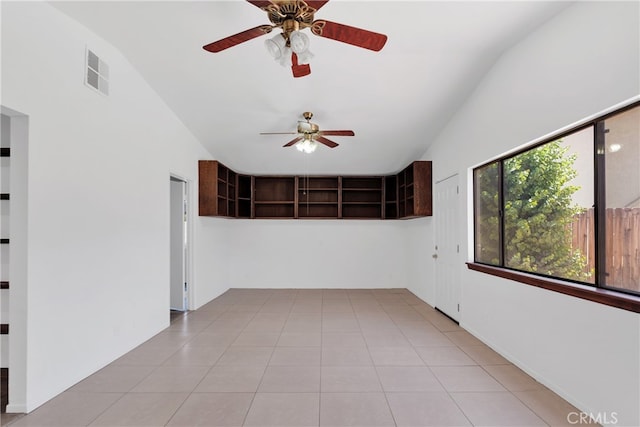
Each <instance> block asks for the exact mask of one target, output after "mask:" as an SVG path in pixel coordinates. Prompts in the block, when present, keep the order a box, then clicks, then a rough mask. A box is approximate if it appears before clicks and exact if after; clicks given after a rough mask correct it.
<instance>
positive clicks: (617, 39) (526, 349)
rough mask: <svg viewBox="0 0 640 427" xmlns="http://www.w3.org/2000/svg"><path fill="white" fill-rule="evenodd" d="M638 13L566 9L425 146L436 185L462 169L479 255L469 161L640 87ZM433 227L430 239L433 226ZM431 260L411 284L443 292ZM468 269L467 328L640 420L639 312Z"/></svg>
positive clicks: (596, 403)
mask: <svg viewBox="0 0 640 427" xmlns="http://www.w3.org/2000/svg"><path fill="white" fill-rule="evenodd" d="M639 16H640V13H639V3H638V2H621V3H615V2H578V3H577V4H575V5H573V6H571V7H569V8H567V9H566V10H565V11H563V12H562V13H561V14H559V15H558V16H557V17H556V18H554V19H553V20H551V21H549V22H548V23H546V24H545V25H543V26H542V27H540V28H539V29H538V30H537V31H535V32H534V33H532V34H531V35H530V36H529V37H527V38H526V39H525V40H523V41H522V42H520V43H519V44H517V45H515V46H513V47H512V48H511V49H509V50H508V51H507V52H505V53H504V54H503V55H502V57H501V58H500V59H499V61H498V62H497V63H496V64H495V66H494V67H493V68H492V70H491V71H490V72H489V73H488V74H487V75H486V76H485V78H484V79H483V81H482V82H481V83H480V84H479V85H478V87H477V88H476V90H475V92H474V93H473V95H472V96H471V97H470V98H469V99H468V100H467V102H466V104H465V105H464V106H463V107H462V108H461V109H460V110H459V111H458V112H457V113H456V114H455V115H454V117H453V118H452V119H451V121H450V122H449V123H448V125H447V126H446V128H445V129H444V131H443V132H441V134H440V135H439V136H438V138H437V139H436V140H435V141H434V143H433V145H432V146H431V148H430V149H429V150H428V151H427V152H426V153H425V155H424V156H423V157H424V158H425V159H429V160H433V164H434V182H435V181H437V180H438V179H442V178H444V177H446V176H449V175H451V174H453V173H459V174H460V176H461V177H462V179H461V182H460V184H461V193H462V194H465V195H467V196H466V197H463V198H462V199H463V200H462V201H461V206H460V209H461V212H462V213H463V214H465V215H462V218H461V220H460V230H461V231H463V232H461V236H462V238H463V239H465V236H468V237H466V241H465V240H463V241H462V242H461V243H462V245H461V246H462V247H467V248H469V254H468V257H469V259H472V256H473V255H472V240H471V237H470V233H472V229H471V227H470V225H469V221H468V219H469V215H471V212H470V209H471V204H470V201H469V199H470V198H471V196H470V195H469V192H470V191H471V189H470V188H469V186H470V182H469V180H465V179H464V178H465V177H469V170H470V168H472V167H473V166H475V165H478V164H480V163H482V162H485V161H487V160H489V159H491V158H493V157H496V156H498V155H500V154H502V153H505V152H507V151H510V150H513V149H514V148H516V147H518V146H520V145H522V144H525V143H527V142H530V141H533V140H534V139H537V138H540V137H543V136H544V135H547V134H549V133H552V132H554V131H556V130H557V129H560V128H561V127H564V126H567V125H569V124H571V123H574V122H576V121H578V120H581V119H583V118H585V117H587V116H591V115H593V114H596V113H598V112H600V111H602V110H604V109H607V108H609V107H611V106H613V105H616V104H618V103H621V102H624V101H625V100H627V99H630V98H633V97H635V96H637V95H638V94H639V93H640V79H639V78H638V76H640V67H639V64H640V46H639V39H640V38H639V37H638V36H639V34H640V23H639ZM434 209H435V210H436V214H437V209H438V206H434ZM467 214H468V215H467ZM423 226H424V227H423V228H424V230H423V232H422V234H423V235H424V236H425V241H424V242H425V243H424V244H423V246H424V245H426V244H427V243H426V242H427V241H429V239H432V238H433V234H434V230H433V227H432V224H431V223H424V224H423ZM416 232H417V231H416ZM426 255H428V252H427V254H426ZM422 259H423V263H424V264H425V267H424V269H423V271H420V272H414V274H413V275H411V276H410V277H409V283H410V284H409V288H410V289H411V290H412V291H413V292H414V293H416V294H418V295H421V296H422V295H424V297H425V299H426V300H427V301H432V300H430V298H431V296H432V295H433V294H434V291H433V289H432V288H433V282H432V281H427V280H426V278H429V277H433V262H431V260H430V258H429V257H428V256H425V257H423V258H422ZM460 270H461V271H460V273H461V277H462V301H461V325H462V326H463V327H465V328H466V329H468V330H469V331H471V332H472V333H473V334H475V335H476V336H478V337H480V338H481V339H482V340H483V341H485V342H487V343H488V344H489V345H490V346H492V347H493V348H494V349H496V350H497V351H499V352H500V353H502V354H503V355H505V356H506V357H507V358H508V359H510V360H511V361H513V362H514V363H516V364H518V365H519V366H520V367H521V368H523V369H524V370H525V371H527V372H529V373H530V374H532V375H534V376H535V378H537V379H538V380H539V381H541V382H543V383H544V384H546V385H547V386H549V387H550V388H552V389H553V390H554V391H556V392H557V393H559V394H560V395H561V396H563V397H564V398H566V399H567V400H568V401H570V402H571V403H573V404H575V405H576V406H577V407H578V408H580V409H582V410H583V411H586V412H591V413H594V414H597V413H608V414H609V419H610V420H611V413H613V412H616V413H617V418H618V420H619V422H618V425H625V426H637V425H640V414H639V409H638V408H639V407H638V402H639V401H640V366H639V365H640V363H639V361H640V315H638V314H636V313H632V312H629V311H623V310H619V309H615V308H611V307H608V306H604V305H601V304H596V303H592V302H588V301H584V300H579V299H576V298H572V297H569V296H566V295H562V294H558V293H554V292H551V291H546V290H542V289H538V288H534V287H531V286H527V285H524V284H521V283H517V282H512V281H508V280H504V279H500V278H496V277H493V276H489V275H486V274H482V273H479V272H474V271H470V270H468V269H467V268H466V266H465V265H463V264H462V263H461V264H460ZM418 273H419V274H418Z"/></svg>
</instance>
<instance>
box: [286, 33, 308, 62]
mask: <svg viewBox="0 0 640 427" xmlns="http://www.w3.org/2000/svg"><path fill="white" fill-rule="evenodd" d="M289 46H291V50H292V51H294V52H295V53H297V54H298V57H299V56H300V54H301V53H303V52H306V50H307V49H309V36H308V35H306V34H305V33H302V32H300V31H292V32H291V34H290V35H289Z"/></svg>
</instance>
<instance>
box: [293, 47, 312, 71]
mask: <svg viewBox="0 0 640 427" xmlns="http://www.w3.org/2000/svg"><path fill="white" fill-rule="evenodd" d="M291 63H292V64H293V65H292V66H291V71H293V77H304V76H308V75H309V74H311V67H310V66H309V64H302V65H299V64H298V55H296V53H295V52H291Z"/></svg>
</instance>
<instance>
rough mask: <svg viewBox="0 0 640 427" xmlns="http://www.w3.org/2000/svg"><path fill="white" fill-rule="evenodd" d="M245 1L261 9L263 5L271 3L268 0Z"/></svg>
mask: <svg viewBox="0 0 640 427" xmlns="http://www.w3.org/2000/svg"><path fill="white" fill-rule="evenodd" d="M247 2H248V3H251V4H252V5H254V6H255V7H259V8H260V9H262V8H263V7H267V6H270V5H272V4H273V3H271V2H270V1H269V0H247Z"/></svg>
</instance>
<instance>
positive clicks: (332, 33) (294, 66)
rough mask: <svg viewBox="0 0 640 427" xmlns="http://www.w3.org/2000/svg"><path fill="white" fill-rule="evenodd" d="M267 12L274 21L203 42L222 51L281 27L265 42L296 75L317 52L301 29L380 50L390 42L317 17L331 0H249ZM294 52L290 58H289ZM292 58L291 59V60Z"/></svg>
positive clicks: (308, 70) (301, 73) (306, 69)
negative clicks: (310, 45)
mask: <svg viewBox="0 0 640 427" xmlns="http://www.w3.org/2000/svg"><path fill="white" fill-rule="evenodd" d="M246 1H247V2H249V3H251V4H252V5H254V6H256V7H259V8H260V9H262V10H263V11H265V12H267V15H268V17H269V21H271V25H259V26H257V27H255V28H251V29H249V30H245V31H242V32H240V33H238V34H234V35H232V36H229V37H225V38H223V39H221V40H218V41H215V42H213V43H209V44H207V45H205V46H203V49H205V50H207V51H209V52H213V53H216V52H220V51H223V50H225V49H228V48H230V47H233V46H236V45H238V44H240V43H244V42H246V41H249V40H251V39H254V38H256V37H259V36H262V35H264V34H268V33H270V32H271V31H272V30H273V29H274V28H281V29H282V33H281V34H277V35H276V36H275V37H273V38H271V39H268V40H266V42H265V45H266V47H267V49H268V50H269V52H270V53H271V54H272V55H273V57H274V59H276V60H277V61H279V62H280V63H281V64H282V65H285V64H287V63H290V64H291V70H292V71H293V77H302V76H306V75H308V74H310V73H311V67H310V66H309V64H308V62H309V60H310V59H311V57H312V56H313V55H312V54H311V52H309V50H308V47H309V37H308V36H307V35H306V34H305V33H302V32H301V31H300V30H303V29H305V28H311V32H312V33H313V34H315V35H316V36H320V37H325V38H328V39H332V40H337V41H340V42H343V43H347V44H350V45H353V46H357V47H362V48H365V49H369V50H373V51H376V52H377V51H379V50H380V49H382V47H383V46H384V44H385V43H386V42H387V36H386V35H384V34H379V33H374V32H372V31H368V30H363V29H361V28H356V27H351V26H348V25H344V24H338V23H336V22H331V21H327V20H324V19H318V20H314V14H315V13H316V12H317V11H318V10H319V9H320V8H321V7H322V6H324V5H325V4H326V3H327V2H328V1H329V0H324V1H313V0H272V1H269V0H262V1H260V0H257V1H252V0H246ZM289 54H290V55H289ZM289 56H290V59H289ZM289 61H290V62H289Z"/></svg>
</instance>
